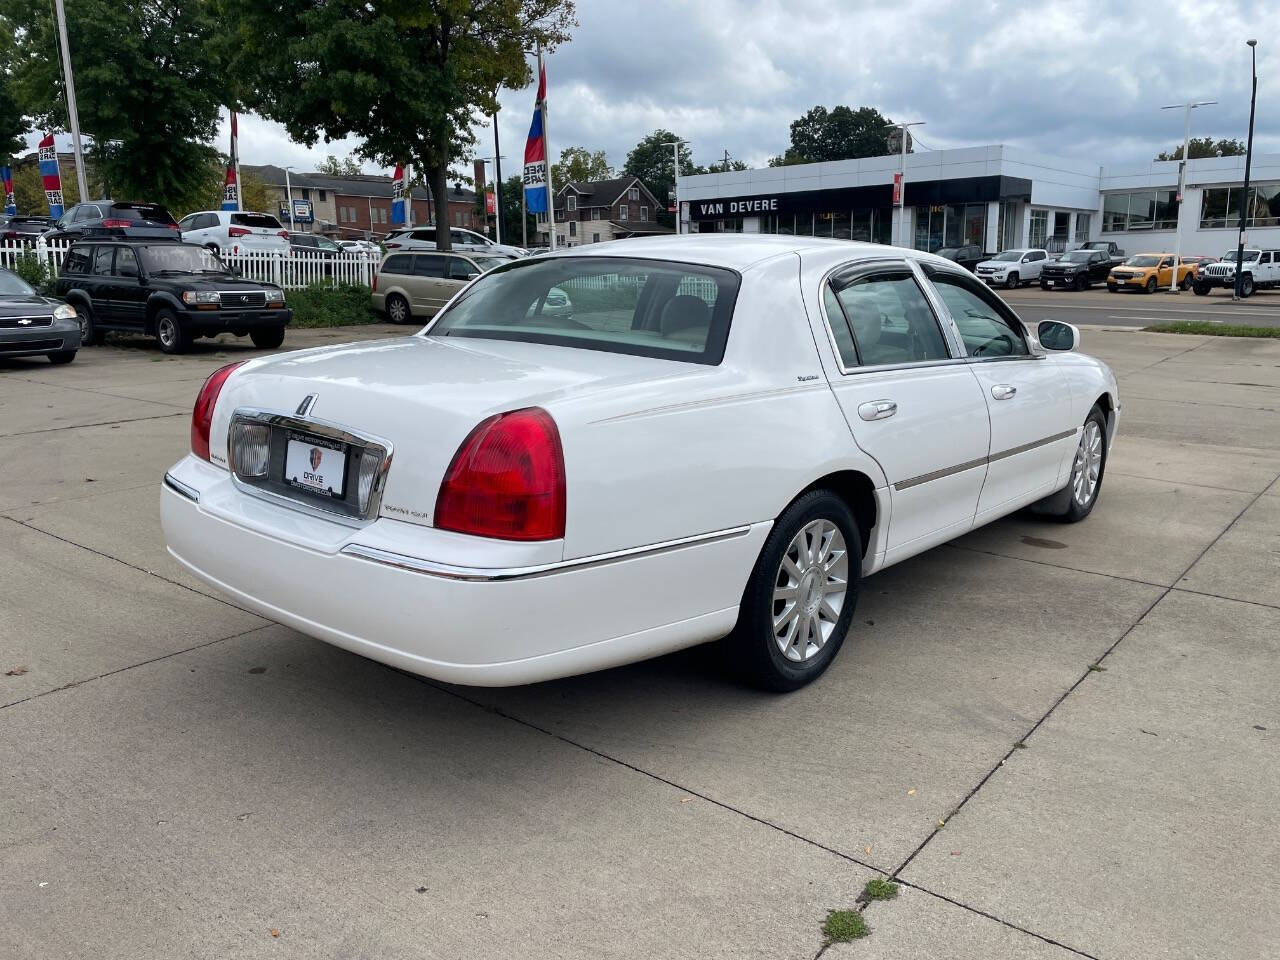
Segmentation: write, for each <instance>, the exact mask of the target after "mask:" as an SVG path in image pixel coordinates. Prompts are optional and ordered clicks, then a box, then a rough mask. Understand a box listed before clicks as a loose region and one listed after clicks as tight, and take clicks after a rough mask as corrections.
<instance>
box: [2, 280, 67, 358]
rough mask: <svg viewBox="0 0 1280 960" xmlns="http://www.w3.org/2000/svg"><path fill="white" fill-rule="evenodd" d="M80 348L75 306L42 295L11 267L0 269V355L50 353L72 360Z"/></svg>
mask: <svg viewBox="0 0 1280 960" xmlns="http://www.w3.org/2000/svg"><path fill="white" fill-rule="evenodd" d="M79 349H80V320H79V318H78V317H77V316H76V311H75V307H72V306H71V305H70V304H66V303H63V302H62V301H61V300H54V299H52V298H50V297H42V296H40V294H38V293H36V291H35V289H34V288H33V287H32V286H31V285H30V284H29V283H27V282H26V281H25V280H23V279H22V278H21V277H19V276H18V275H17V274H16V273H13V272H12V271H10V270H0V357H39V356H45V357H48V358H49V360H50V361H52V362H53V363H70V362H71V361H72V360H74V359H75V355H76V351H77V350H79Z"/></svg>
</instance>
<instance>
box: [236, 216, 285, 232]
mask: <svg viewBox="0 0 1280 960" xmlns="http://www.w3.org/2000/svg"><path fill="white" fill-rule="evenodd" d="M231 222H232V223H234V224H235V225H236V226H237V227H259V228H262V227H265V228H266V229H268V230H279V229H280V221H279V220H277V219H276V218H275V217H273V216H271V215H270V214H266V213H233V214H232V215H231Z"/></svg>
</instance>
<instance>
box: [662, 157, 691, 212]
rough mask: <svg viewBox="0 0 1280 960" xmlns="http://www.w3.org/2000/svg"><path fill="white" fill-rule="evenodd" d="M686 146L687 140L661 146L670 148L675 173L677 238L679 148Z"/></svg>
mask: <svg viewBox="0 0 1280 960" xmlns="http://www.w3.org/2000/svg"><path fill="white" fill-rule="evenodd" d="M688 145H689V141H688V140H672V141H670V142H668V143H664V144H663V146H664V147H670V148H671V159H672V161H673V163H674V164H675V171H676V181H675V191H676V235H677V236H678V235H679V234H680V232H681V230H680V148H681V147H687V146H688Z"/></svg>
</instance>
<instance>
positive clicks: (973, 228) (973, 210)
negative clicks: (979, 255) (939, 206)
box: [964, 203, 987, 250]
mask: <svg viewBox="0 0 1280 960" xmlns="http://www.w3.org/2000/svg"><path fill="white" fill-rule="evenodd" d="M986 241H987V205H986V204H985V203H970V204H966V205H965V208H964V242H965V243H968V244H973V245H974V246H977V247H979V248H981V249H983V250H986V248H987V242H986Z"/></svg>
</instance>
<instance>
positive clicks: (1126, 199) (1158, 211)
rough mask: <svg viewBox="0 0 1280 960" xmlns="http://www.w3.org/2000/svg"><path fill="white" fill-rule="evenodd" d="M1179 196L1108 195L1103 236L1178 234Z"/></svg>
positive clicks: (1153, 193) (1163, 193)
mask: <svg viewBox="0 0 1280 960" xmlns="http://www.w3.org/2000/svg"><path fill="white" fill-rule="evenodd" d="M1176 195H1177V191H1175V190H1139V191H1136V192H1134V193H1109V194H1107V196H1106V197H1105V198H1103V201H1102V232H1103V233H1115V232H1117V231H1121V230H1175V229H1177V226H1178V205H1177V203H1176V202H1175V200H1174V197H1175V196H1176ZM1237 199H1238V198H1237Z"/></svg>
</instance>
